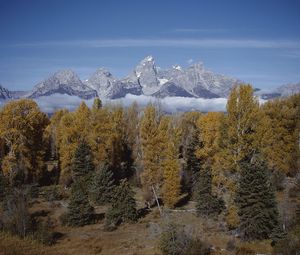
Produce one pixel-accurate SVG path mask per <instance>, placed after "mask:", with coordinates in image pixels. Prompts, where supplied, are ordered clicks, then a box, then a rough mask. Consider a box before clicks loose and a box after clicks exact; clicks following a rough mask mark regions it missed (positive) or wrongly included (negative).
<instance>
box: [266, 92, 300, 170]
mask: <svg viewBox="0 0 300 255" xmlns="http://www.w3.org/2000/svg"><path fill="white" fill-rule="evenodd" d="M296 98H297V96H294V97H291V98H286V99H275V100H271V101H268V102H267V103H265V104H264V105H263V107H262V110H263V113H264V118H265V121H264V125H263V126H262V127H261V136H262V142H261V149H262V152H263V155H264V158H265V159H266V161H267V163H268V166H269V168H270V169H272V170H278V171H281V172H283V173H286V174H287V173H290V174H292V173H295V172H296V171H297V156H298V153H299V145H298V142H299V129H298V127H297V125H298V123H297V122H298V121H299V105H300V103H299V102H300V100H299V101H298V104H297V103H295V102H296V101H294V100H295V99H296ZM298 98H299V96H298Z"/></svg>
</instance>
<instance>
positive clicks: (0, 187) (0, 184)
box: [0, 170, 8, 203]
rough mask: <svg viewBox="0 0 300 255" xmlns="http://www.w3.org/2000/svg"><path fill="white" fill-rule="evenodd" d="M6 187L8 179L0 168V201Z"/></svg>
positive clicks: (5, 191)
mask: <svg viewBox="0 0 300 255" xmlns="http://www.w3.org/2000/svg"><path fill="white" fill-rule="evenodd" d="M7 189H8V180H7V179H6V178H5V176H4V175H3V173H2V171H1V170H0V203H2V202H3V201H4V198H5V196H6V193H7Z"/></svg>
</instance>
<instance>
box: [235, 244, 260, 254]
mask: <svg viewBox="0 0 300 255" xmlns="http://www.w3.org/2000/svg"><path fill="white" fill-rule="evenodd" d="M235 255H256V252H255V251H254V250H252V249H251V248H249V247H247V246H243V245H242V246H240V247H238V248H237V250H236V252H235Z"/></svg>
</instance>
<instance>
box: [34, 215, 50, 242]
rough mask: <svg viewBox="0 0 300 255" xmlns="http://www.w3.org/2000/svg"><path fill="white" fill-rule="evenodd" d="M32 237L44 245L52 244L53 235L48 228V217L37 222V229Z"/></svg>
mask: <svg viewBox="0 0 300 255" xmlns="http://www.w3.org/2000/svg"><path fill="white" fill-rule="evenodd" d="M33 237H34V239H35V240H37V241H39V242H40V243H42V244H45V245H52V244H54V242H55V240H54V236H53V232H52V231H51V230H50V221H49V218H48V219H47V221H46V222H39V223H38V224H37V229H36V231H35V233H34V235H33Z"/></svg>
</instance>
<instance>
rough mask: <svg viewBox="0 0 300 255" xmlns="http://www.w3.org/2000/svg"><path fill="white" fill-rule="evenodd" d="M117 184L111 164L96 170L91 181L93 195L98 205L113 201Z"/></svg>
mask: <svg viewBox="0 0 300 255" xmlns="http://www.w3.org/2000/svg"><path fill="white" fill-rule="evenodd" d="M114 190H115V185H114V179H113V173H112V172H111V171H110V169H109V166H108V165H107V164H105V165H104V166H103V167H101V169H99V170H98V171H96V173H95V174H94V177H93V179H92V181H91V191H90V193H91V197H92V200H93V201H95V203H96V204H97V205H104V204H106V203H109V202H111V200H112V196H113V194H114Z"/></svg>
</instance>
